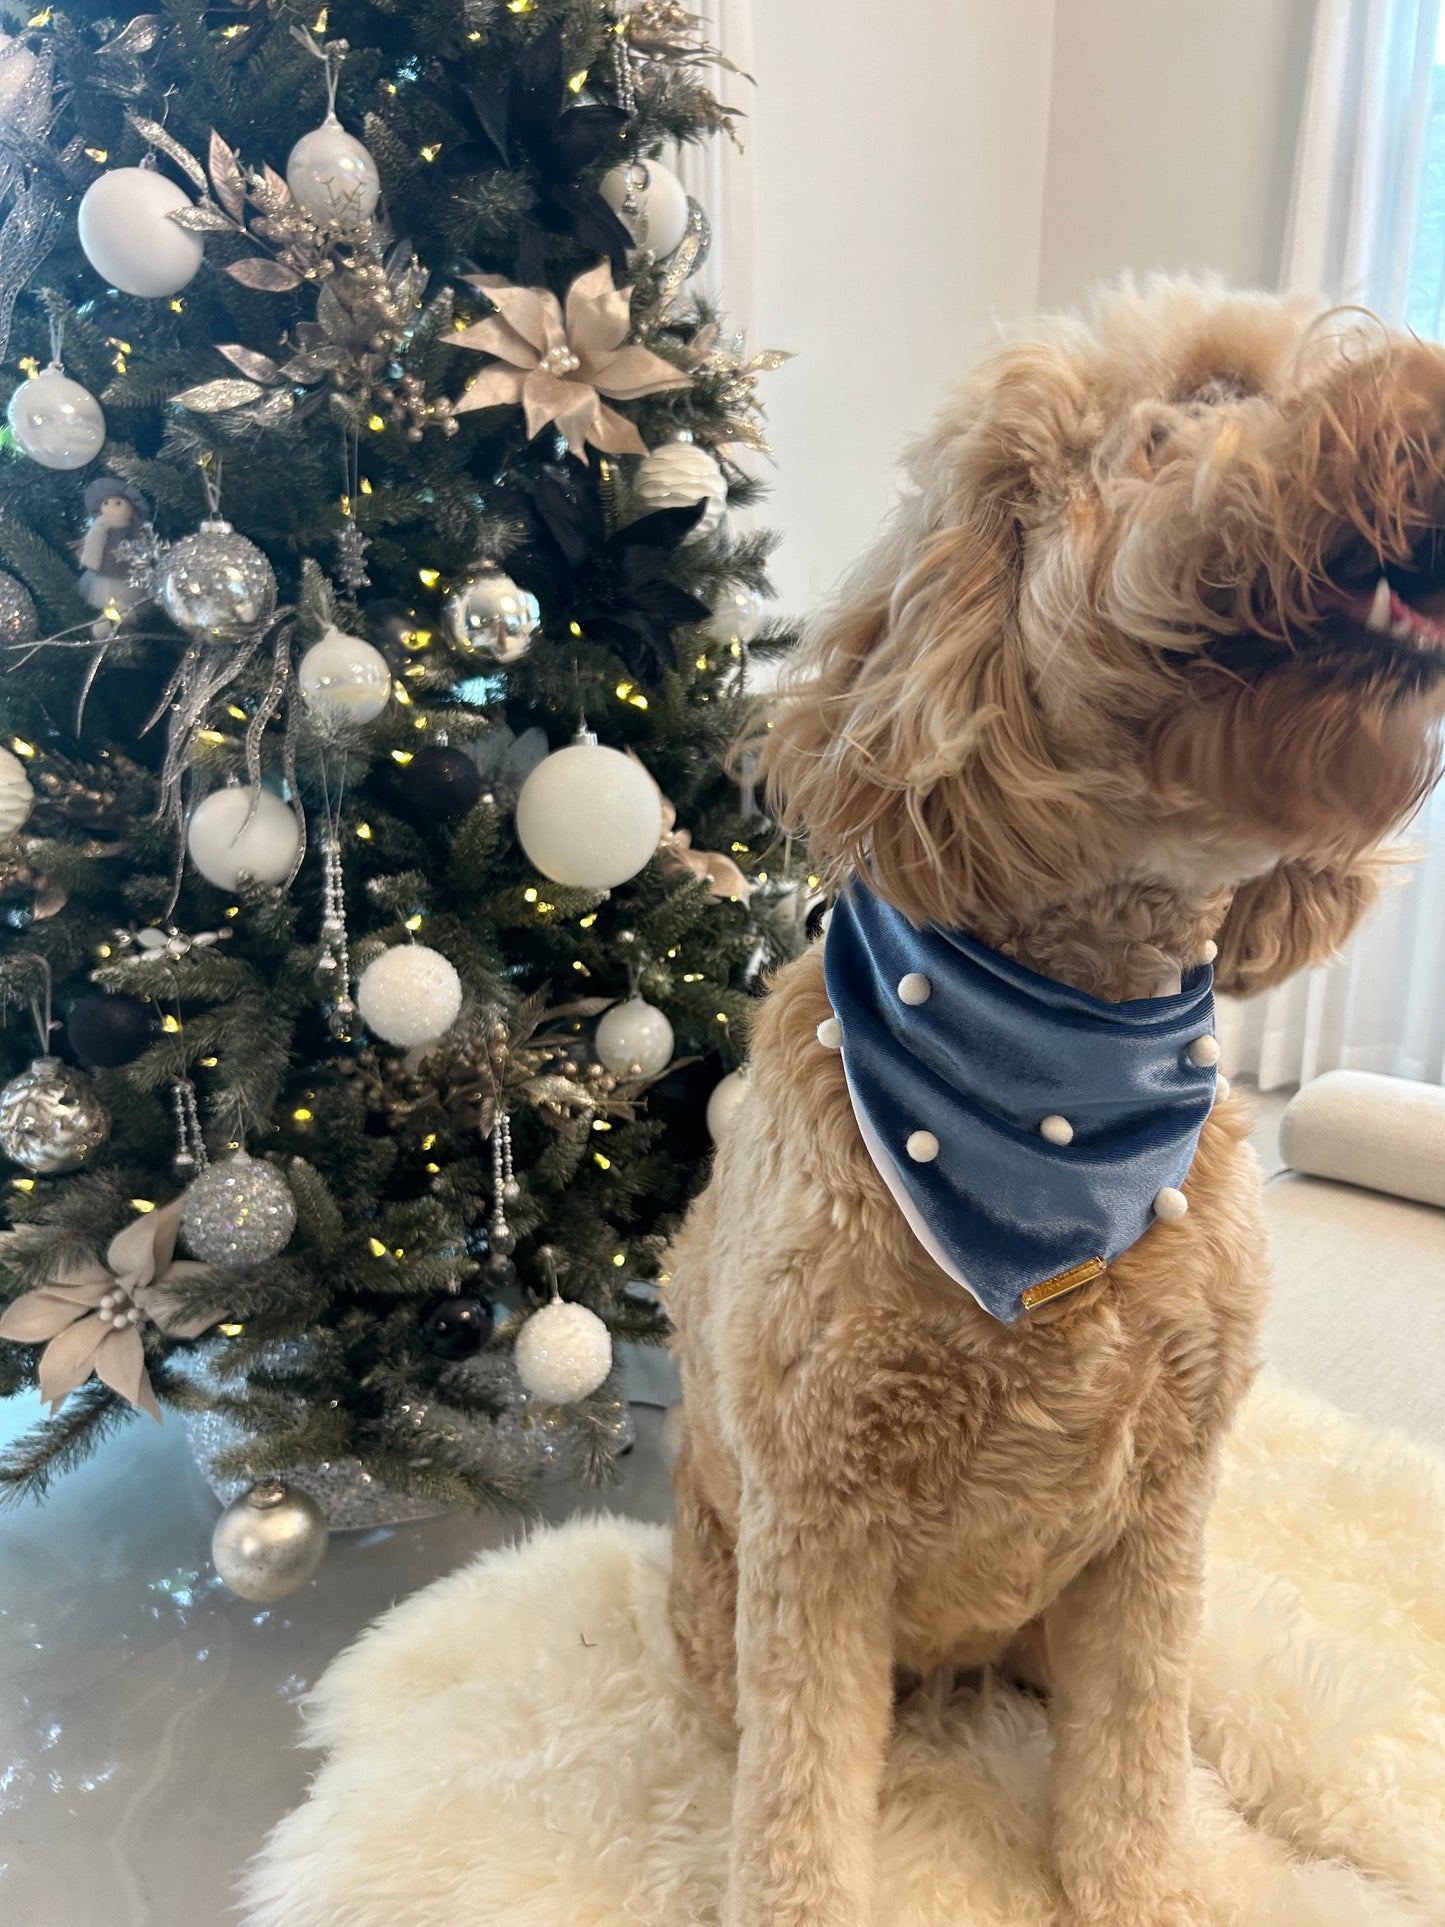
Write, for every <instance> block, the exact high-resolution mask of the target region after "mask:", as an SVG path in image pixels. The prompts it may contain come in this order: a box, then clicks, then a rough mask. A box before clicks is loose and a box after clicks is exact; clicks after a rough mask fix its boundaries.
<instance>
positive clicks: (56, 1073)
mask: <svg viewBox="0 0 1445 1927" xmlns="http://www.w3.org/2000/svg"><path fill="white" fill-rule="evenodd" d="M109 1131H110V1113H109V1111H107V1110H106V1108H105V1106H104V1104H102V1103H101V1101H100V1096H99V1093H98V1092H97V1090H96V1088H95V1086H94V1085H93V1084H92V1083H91V1081H90V1079H89V1078H88V1077H86V1076H85V1075H84V1074H83V1073H82V1072H80V1071H77V1070H72V1069H71V1067H70V1066H69V1065H68V1064H62V1063H61V1061H60V1059H59V1058H58V1057H37V1058H36V1059H35V1061H34V1062H33V1063H32V1064H31V1065H30V1068H29V1069H28V1070H23V1071H21V1073H20V1075H19V1076H18V1077H12V1078H11V1080H10V1082H9V1083H8V1084H6V1085H5V1086H4V1087H3V1088H0V1151H4V1153H5V1155H6V1156H7V1157H10V1158H13V1159H14V1160H15V1162H16V1163H17V1164H23V1165H24V1166H25V1169H26V1170H27V1171H33V1172H34V1173H35V1175H36V1177H39V1178H53V1177H59V1176H60V1175H61V1174H62V1173H63V1172H66V1171H77V1170H79V1168H80V1166H81V1165H82V1164H84V1162H85V1160H86V1159H87V1158H88V1157H89V1156H90V1154H91V1152H92V1151H94V1150H95V1148H96V1147H97V1145H100V1144H104V1142H105V1140H106V1136H107V1134H108V1133H109Z"/></svg>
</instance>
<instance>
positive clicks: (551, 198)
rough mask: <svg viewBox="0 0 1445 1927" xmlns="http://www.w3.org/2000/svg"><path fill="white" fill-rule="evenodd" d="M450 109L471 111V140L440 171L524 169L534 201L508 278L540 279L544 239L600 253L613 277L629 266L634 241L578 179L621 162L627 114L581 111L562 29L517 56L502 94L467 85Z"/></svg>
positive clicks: (596, 107) (519, 228) (594, 106)
mask: <svg viewBox="0 0 1445 1927" xmlns="http://www.w3.org/2000/svg"><path fill="white" fill-rule="evenodd" d="M453 106H454V108H455V109H457V111H459V112H460V113H461V114H462V115H463V116H465V113H466V108H467V107H470V109H471V114H472V117H474V119H475V121H476V125H477V130H478V131H477V134H476V136H475V137H474V138H473V139H471V140H469V141H465V142H463V143H462V144H461V145H460V146H458V147H454V148H453V149H452V150H451V151H450V153H449V154H448V155H447V156H446V157H445V158H446V171H447V172H449V173H451V174H453V175H458V174H475V173H478V172H480V171H481V170H482V169H484V168H489V167H506V168H523V167H525V168H527V169H529V170H530V172H531V173H532V174H533V176H534V177H535V181H536V189H537V199H536V203H535V205H534V207H533V208H532V211H531V212H530V214H525V215H523V216H522V217H521V218H520V219H519V220H518V222H517V225H516V230H515V232H516V239H517V255H516V265H515V270H514V279H515V280H517V281H518V282H522V283H526V282H533V281H540V280H541V279H542V271H543V267H544V265H545V259H546V250H547V236H548V235H549V234H552V235H562V236H566V237H567V238H569V239H571V240H573V241H575V242H576V243H577V245H578V246H579V247H580V248H582V249H583V250H584V251H586V252H587V253H589V254H605V255H606V256H607V258H608V259H609V260H610V261H611V263H612V271H613V273H614V274H621V272H622V270H623V269H624V267H625V266H626V264H627V251H628V249H629V248H630V247H631V245H632V237H631V235H629V233H628V232H627V229H626V228H625V227H624V226H623V225H622V222H621V221H620V220H619V219H618V218H617V216H616V215H615V214H614V213H613V211H612V209H611V208H610V207H609V206H608V205H607V203H606V201H604V200H603V198H602V196H601V194H600V193H599V192H598V190H597V188H596V187H594V186H593V184H592V183H591V182H590V181H584V180H582V179H581V178H580V177H581V175H582V174H583V173H585V172H586V170H587V169H588V168H590V167H594V166H596V165H597V164H598V163H599V162H601V161H620V160H621V159H622V158H623V147H622V139H621V136H622V130H623V128H624V127H626V125H627V122H628V120H629V118H630V116H629V115H628V114H627V113H626V112H625V111H624V110H623V109H622V108H621V107H608V106H606V105H604V104H603V103H601V102H588V103H587V104H586V105H582V106H579V105H577V104H576V102H575V101H574V100H573V97H572V95H571V93H570V92H569V90H568V88H567V84H566V79H565V76H564V74H563V71H562V29H561V27H560V26H555V27H549V28H548V30H547V32H546V33H544V34H541V35H539V36H538V38H537V39H536V40H534V41H533V42H532V44H531V45H530V46H529V47H528V48H527V49H526V51H525V52H524V53H523V54H522V57H521V59H520V60H519V61H518V62H517V64H516V66H515V67H514V68H513V69H512V73H511V76H510V78H509V80H508V82H507V85H506V86H505V87H504V88H502V89H500V90H497V89H493V88H489V87H485V86H483V85H482V84H481V83H480V82H479V81H467V82H465V83H464V84H463V85H462V87H461V88H460V89H459V94H458V99H457V100H454V102H453Z"/></svg>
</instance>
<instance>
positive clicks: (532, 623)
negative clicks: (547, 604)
mask: <svg viewBox="0 0 1445 1927" xmlns="http://www.w3.org/2000/svg"><path fill="white" fill-rule="evenodd" d="M443 614H444V618H445V621H446V630H447V634H448V636H450V638H451V640H452V642H453V643H454V644H455V645H456V647H457V648H458V649H464V650H465V651H466V652H467V654H468V655H469V656H484V657H485V658H486V659H487V661H489V662H497V663H501V664H503V665H504V666H505V665H506V664H507V663H513V662H520V661H521V659H522V657H523V656H525V655H526V653H527V651H528V650H529V649H530V648H531V646H532V637H533V636H534V635H535V634H536V632H537V625H538V623H539V622H540V621H541V620H542V611H541V609H540V607H539V606H538V602H537V598H536V596H534V595H531V594H529V593H528V591H527V590H526V589H519V588H518V586H517V584H516V583H515V582H514V581H513V580H512V578H511V577H510V576H509V575H508V574H507V573H506V571H505V570H503V569H499V568H498V567H497V565H496V563H495V562H476V563H473V565H472V566H471V568H469V569H468V570H467V572H466V574H465V575H464V576H463V577H462V578H461V580H460V581H459V582H458V583H457V584H456V586H455V588H453V590H452V592H451V594H450V595H449V596H448V597H447V599H446V607H445V609H444V611H443Z"/></svg>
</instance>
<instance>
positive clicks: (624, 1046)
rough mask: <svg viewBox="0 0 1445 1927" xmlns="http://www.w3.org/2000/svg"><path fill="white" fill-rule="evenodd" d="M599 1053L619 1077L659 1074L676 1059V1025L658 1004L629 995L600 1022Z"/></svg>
mask: <svg viewBox="0 0 1445 1927" xmlns="http://www.w3.org/2000/svg"><path fill="white" fill-rule="evenodd" d="M596 1044H597V1055H598V1057H599V1058H600V1059H601V1060H602V1063H603V1064H604V1065H605V1066H606V1068H607V1069H608V1070H609V1071H612V1072H614V1073H615V1074H616V1075H617V1076H618V1077H628V1076H633V1077H656V1076H657V1074H658V1072H659V1071H661V1070H665V1069H666V1068H667V1066H668V1064H669V1063H670V1062H671V1060H672V1044H673V1035H672V1025H671V1024H670V1023H669V1022H668V1020H667V1018H666V1016H665V1015H664V1014H663V1012H662V1011H660V1010H659V1009H658V1008H657V1006H656V1004H649V1003H648V1002H647V1000H646V999H645V998H643V997H629V998H628V999H627V1001H626V1003H621V1004H614V1005H613V1006H612V1008H611V1010H609V1011H606V1012H605V1013H604V1014H603V1015H602V1017H600V1018H599V1019H598V1023H597V1037H596Z"/></svg>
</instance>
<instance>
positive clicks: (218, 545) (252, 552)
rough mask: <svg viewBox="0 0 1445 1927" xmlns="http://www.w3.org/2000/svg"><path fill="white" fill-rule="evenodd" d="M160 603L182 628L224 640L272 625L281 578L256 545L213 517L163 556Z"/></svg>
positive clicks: (158, 598) (158, 588)
mask: <svg viewBox="0 0 1445 1927" xmlns="http://www.w3.org/2000/svg"><path fill="white" fill-rule="evenodd" d="M157 600H158V601H159V603H160V605H161V607H162V608H163V609H164V610H165V612H166V614H167V615H168V616H169V617H170V619H171V621H172V622H173V623H175V625H176V627H177V628H178V629H185V630H187V631H188V632H189V633H190V634H191V635H193V636H198V637H203V638H207V639H209V640H210V641H212V642H225V641H229V640H231V639H232V638H234V637H237V636H243V635H245V633H246V631H247V630H248V629H256V628H259V627H260V625H261V624H262V623H264V622H269V621H270V619H271V615H272V613H273V611H274V610H275V607H276V574H275V571H274V570H273V569H272V567H271V564H270V563H269V562H268V561H267V560H266V558H265V556H264V555H263V554H262V553H261V551H260V549H258V548H257V547H256V544H255V543H254V542H252V541H249V540H248V539H247V538H246V537H245V536H244V535H238V534H237V533H236V531H235V530H234V529H233V528H232V527H231V525H230V523H229V522H224V521H222V520H221V519H220V518H219V517H214V516H213V517H212V518H211V519H210V520H209V521H205V522H202V524H201V526H200V528H199V529H198V530H197V531H196V533H195V534H194V535H185V536H182V537H181V539H180V541H179V542H172V543H171V545H170V547H169V548H168V549H167V550H166V552H165V554H164V555H163V556H162V557H161V566H160V574H159V577H158V579H157Z"/></svg>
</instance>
